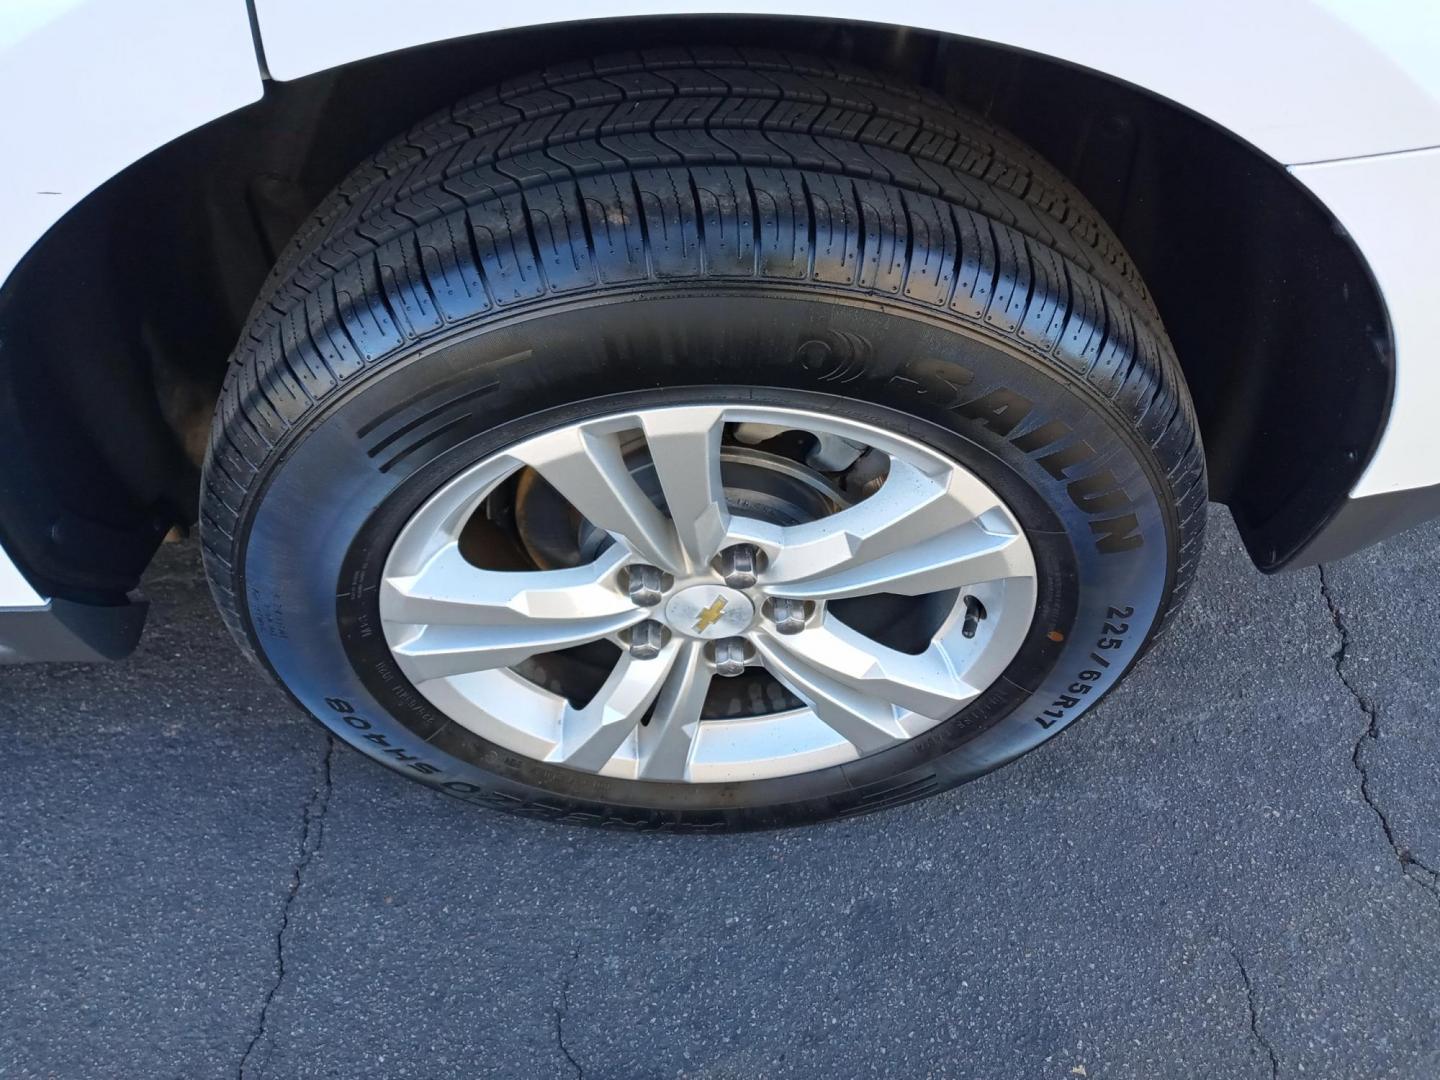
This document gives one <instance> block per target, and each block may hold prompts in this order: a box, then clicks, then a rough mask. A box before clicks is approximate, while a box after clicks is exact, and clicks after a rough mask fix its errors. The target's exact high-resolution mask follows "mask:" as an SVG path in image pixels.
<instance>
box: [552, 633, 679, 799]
mask: <svg viewBox="0 0 1440 1080" xmlns="http://www.w3.org/2000/svg"><path fill="white" fill-rule="evenodd" d="M680 651H681V649H680V644H679V642H677V641H674V640H671V641H670V642H669V643H668V644H667V645H666V646H665V647H664V648H663V649H661V650H660V655H659V656H656V657H654V658H653V659H650V660H637V659H636V658H635V657H633V656H631V655H630V654H629V653H625V654H624V655H622V656H621V657H620V659H619V660H618V661H617V662H616V664H615V669H614V670H613V671H612V672H611V673H610V677H609V678H608V679H606V680H605V684H604V685H603V686H601V687H600V689H599V690H598V691H597V692H596V694H595V696H594V697H593V698H592V699H591V700H590V702H589V703H588V704H586V705H585V706H584V707H583V708H579V709H577V708H574V707H569V708H567V709H566V710H565V715H564V718H563V719H562V721H561V729H560V744H559V746H558V747H556V750H555V753H554V754H552V755H551V760H553V761H555V762H557V763H559V764H561V765H569V766H571V767H572V768H576V769H588V770H590V771H591V772H599V771H600V770H601V769H603V768H604V767H605V765H606V763H607V762H609V760H610V759H611V758H613V757H614V756H615V754H616V752H617V751H618V750H619V749H620V748H621V746H623V745H624V744H625V740H626V739H628V738H629V737H630V736H631V734H632V733H633V732H634V731H635V729H636V727H637V726H638V725H639V723H640V719H641V717H643V716H644V715H645V711H646V710H647V709H649V708H650V705H651V703H652V702H654V701H655V698H656V696H657V695H658V694H659V693H660V692H661V690H662V689H663V688H664V687H665V686H666V682H667V679H668V678H669V676H670V674H671V672H672V671H674V669H675V666H676V660H677V658H678V657H679V655H680Z"/></svg>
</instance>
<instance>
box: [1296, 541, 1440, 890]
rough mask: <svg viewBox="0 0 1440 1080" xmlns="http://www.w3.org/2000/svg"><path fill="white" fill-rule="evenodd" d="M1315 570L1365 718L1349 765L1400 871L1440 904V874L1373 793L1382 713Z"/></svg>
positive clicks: (1340, 669) (1340, 672)
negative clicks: (1354, 665)
mask: <svg viewBox="0 0 1440 1080" xmlns="http://www.w3.org/2000/svg"><path fill="white" fill-rule="evenodd" d="M1316 569H1317V570H1319V572H1320V595H1321V597H1322V598H1324V600H1325V606H1326V607H1327V608H1328V609H1329V611H1330V621H1331V622H1332V623H1334V624H1335V630H1336V633H1338V634H1339V636H1340V647H1339V648H1338V649H1336V650H1335V652H1334V653H1332V654H1331V659H1332V660H1334V662H1335V675H1336V677H1337V678H1338V679H1339V680H1340V683H1341V685H1342V686H1344V687H1345V689H1346V691H1347V692H1348V693H1349V694H1350V696H1351V697H1352V698H1354V700H1355V705H1356V707H1357V708H1358V709H1359V710H1360V713H1361V715H1362V716H1364V717H1365V727H1364V729H1363V730H1362V731H1361V732H1360V734H1359V735H1358V736H1357V737H1356V739H1355V745H1354V746H1353V747H1352V748H1351V750H1350V764H1351V765H1353V766H1354V767H1355V771H1356V773H1358V774H1359V776H1360V797H1361V798H1362V799H1364V800H1365V805H1366V806H1368V807H1370V809H1371V811H1373V812H1374V814H1375V817H1376V819H1377V820H1378V821H1379V822H1380V829H1381V831H1382V832H1383V833H1384V834H1385V842H1386V843H1388V844H1389V845H1390V850H1391V851H1392V852H1394V854H1395V859H1396V861H1398V862H1399V863H1400V872H1401V873H1402V874H1404V875H1405V877H1406V878H1407V879H1409V880H1410V881H1413V882H1415V884H1417V885H1419V886H1420V887H1421V888H1422V889H1424V890H1425V891H1426V892H1428V893H1430V895H1431V896H1433V897H1434V898H1435V899H1436V900H1437V901H1440V871H1437V870H1435V869H1434V868H1433V867H1430V866H1427V865H1425V863H1423V862H1421V861H1420V859H1418V858H1417V857H1416V856H1415V854H1414V853H1413V852H1412V851H1411V850H1410V849H1409V848H1407V847H1406V846H1405V845H1404V844H1402V843H1400V841H1399V839H1398V838H1397V837H1396V835H1395V828H1394V826H1393V825H1391V823H1390V818H1389V816H1388V815H1387V814H1386V813H1385V809H1384V807H1382V806H1381V805H1380V802H1379V800H1378V799H1376V797H1375V794H1374V792H1373V791H1372V790H1371V785H1370V767H1369V765H1368V764H1367V762H1366V757H1367V753H1366V751H1368V750H1369V748H1370V747H1371V746H1373V745H1374V744H1375V743H1377V742H1379V741H1380V710H1379V709H1378V708H1377V707H1376V706H1375V703H1374V702H1373V701H1371V700H1370V699H1369V698H1367V697H1366V696H1365V695H1364V694H1362V693H1361V692H1360V688H1359V687H1358V686H1356V685H1355V684H1354V683H1353V682H1352V681H1351V680H1350V676H1349V675H1348V674H1346V671H1345V662H1346V661H1347V660H1348V659H1349V658H1350V642H1351V636H1350V627H1349V624H1347V623H1346V621H1345V613H1344V612H1343V611H1342V610H1341V609H1340V604H1339V602H1338V601H1336V599H1335V596H1334V594H1333V593H1332V592H1331V591H1330V581H1329V579H1328V578H1327V577H1326V576H1325V566H1324V564H1323V563H1322V564H1321V565H1320V566H1318V567H1316Z"/></svg>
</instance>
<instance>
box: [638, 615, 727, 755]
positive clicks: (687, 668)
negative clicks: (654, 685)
mask: <svg viewBox="0 0 1440 1080" xmlns="http://www.w3.org/2000/svg"><path fill="white" fill-rule="evenodd" d="M711 671H712V669H711V667H710V663H709V661H708V660H706V659H705V649H704V645H703V644H702V643H701V642H698V641H687V642H684V643H683V644H682V645H681V646H680V651H679V655H678V656H677V657H676V659H675V666H674V667H672V668H671V669H670V674H669V676H668V678H666V680H665V685H664V687H663V688H662V689H661V691H660V695H659V697H658V698H656V700H655V710H654V712H652V713H651V714H650V723H648V724H646V725H645V726H644V727H641V728H638V729H637V732H638V734H637V739H638V749H639V754H638V758H639V766H638V771H637V775H638V776H639V778H640V779H641V780H684V779H686V777H687V774H688V771H689V765H690V752H691V750H692V749H694V746H695V735H696V733H697V731H698V730H699V728H700V710H701V709H702V708H703V707H704V705H705V695H706V693H707V692H708V691H709V689H710V678H711Z"/></svg>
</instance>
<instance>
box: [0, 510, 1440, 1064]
mask: <svg viewBox="0 0 1440 1080" xmlns="http://www.w3.org/2000/svg"><path fill="white" fill-rule="evenodd" d="M145 588H146V591H147V593H148V595H149V596H150V598H151V600H152V602H153V608H152V612H151V618H150V626H149V629H148V630H147V633H146V637H145V640H144V642H143V644H142V646H141V648H140V651H139V652H138V653H137V655H136V656H134V657H133V658H132V659H130V660H128V661H126V662H124V663H120V664H115V665H110V666H94V667H88V666H79V665H49V666H34V667H28V668H12V669H0V746H3V748H4V752H3V755H0V1076H3V1077H7V1078H8V1077H32V1076H34V1077H61V1078H67V1080H68V1078H88V1077H125V1078H159V1077H177V1078H187V1080H188V1078H208V1077H238V1078H240V1080H258V1078H261V1077H305V1078H312V1077H337V1078H345V1080H353V1078H359V1077H411V1076H414V1077H452V1076H454V1077H504V1078H507V1080H510V1078H514V1080H528V1078H532V1077H534V1078H550V1077H555V1078H569V1077H584V1078H586V1080H602V1078H617V1080H637V1078H650V1077H657V1078H658V1077H693V1078H701V1077H703V1078H737V1080H740V1078H743V1080H754V1078H768V1077H824V1078H827V1080H829V1078H848V1077H857V1078H858V1077H871V1076H876V1077H881V1076H883V1077H900V1078H906V1080H909V1078H925V1077H957V1078H984V1080H1010V1078H1020V1080H1029V1078H1032V1077H1033V1078H1041V1080H1050V1078H1054V1080H1074V1078H1077V1077H1088V1078H1116V1080H1119V1078H1127V1077H1134V1078H1145V1080H1160V1078H1163V1080H1170V1078H1189V1077H1215V1078H1218V1080H1231V1078H1247V1077H1254V1078H1257V1080H1265V1078H1276V1077H1292V1076H1303V1077H1307V1078H1314V1077H1335V1078H1345V1080H1359V1078H1364V1080H1369V1078H1379V1077H1406V1078H1411V1077H1413V1078H1427V1080H1429V1078H1434V1077H1436V1076H1440V882H1437V877H1436V874H1435V872H1434V870H1432V869H1429V868H1436V869H1440V828H1437V826H1440V703H1437V694H1440V664H1437V647H1440V602H1437V597H1440V525H1431V526H1427V527H1425V528H1424V529H1422V530H1420V531H1418V532H1415V533H1412V534H1410V535H1408V536H1406V537H1402V538H1399V539H1396V540H1393V541H1391V542H1389V543H1387V544H1385V545H1383V546H1382V547H1379V548H1377V549H1374V550H1372V551H1370V552H1368V553H1365V554H1362V555H1360V556H1356V557H1354V558H1352V559H1350V560H1348V561H1345V562H1342V563H1336V564H1333V565H1330V566H1327V567H1325V568H1324V569H1323V571H1317V570H1315V569H1307V570H1303V571H1298V572H1294V573H1290V574H1285V575H1281V576H1277V577H1272V578H1267V577H1263V576H1261V575H1260V574H1259V573H1257V572H1256V571H1255V570H1254V569H1253V568H1252V567H1251V565H1250V563H1249V562H1248V560H1247V559H1246V557H1245V556H1244V553H1243V552H1242V550H1241V548H1240V546H1239V543H1238V540H1237V539H1236V537H1235V535H1234V531H1233V529H1232V528H1231V526H1230V525H1229V522H1228V520H1227V519H1226V518H1225V517H1224V515H1223V514H1222V513H1219V512H1217V513H1216V514H1215V515H1213V516H1212V530H1211V535H1210V542H1209V547H1208V551H1207V554H1206V557H1205V562H1204V567H1203V569H1202V571H1201V573H1200V576H1199V580H1198V581H1197V583H1196V586H1195V589H1194V591H1193V593H1192V594H1191V598H1190V601H1189V604H1188V605H1187V607H1186V609H1185V610H1184V612H1183V613H1182V614H1181V616H1180V618H1179V619H1178V621H1177V623H1176V624H1175V625H1174V626H1173V627H1172V629H1171V631H1170V633H1169V634H1168V635H1167V636H1166V638H1165V639H1164V640H1163V641H1162V642H1161V643H1160V645H1159V646H1158V647H1157V648H1156V649H1155V650H1154V652H1152V654H1151V655H1150V657H1149V658H1148V659H1147V661H1146V662H1145V663H1144V664H1143V665H1142V667H1141V668H1140V669H1139V670H1138V671H1137V672H1135V673H1134V674H1133V675H1132V676H1131V677H1130V679H1129V680H1128V681H1127V682H1126V683H1125V684H1124V685H1123V686H1122V687H1121V688H1120V689H1119V690H1118V691H1117V692H1116V693H1115V694H1113V695H1112V696H1111V697H1110V698H1109V699H1108V700H1107V701H1106V702H1105V703H1104V705H1102V706H1101V707H1100V708H1098V709H1096V710H1095V711H1094V712H1092V713H1091V714H1090V715H1089V716H1088V717H1087V718H1086V719H1085V720H1083V721H1082V722H1081V723H1080V724H1078V725H1077V726H1076V727H1075V728H1074V729H1072V730H1071V731H1070V732H1067V733H1066V734H1065V735H1063V736H1061V737H1060V738H1058V739H1056V740H1055V741H1053V742H1052V743H1050V744H1049V745H1047V746H1045V747H1043V748H1041V749H1040V750H1039V751H1037V752H1036V753H1034V754H1031V755H1030V756H1029V757H1027V758H1025V759H1023V760H1022V761H1021V762H1019V763H1017V764H1016V765H1014V766H1012V767H1010V768H1008V769H1005V770H1003V771H1001V772H999V773H996V774H994V775H992V776H990V777H987V778H985V779H983V780H981V781H979V782H977V783H974V784H971V785H969V786H968V787H965V788H962V789H960V790H958V791H956V792H952V793H950V794H947V795H944V796H941V797H939V798H934V799H931V800H929V801H926V802H922V803H918V804H915V805H912V806H908V807H903V808H900V809H896V810H891V811H888V812H885V813H882V814H879V815H872V816H870V817H866V818H860V819H855V820H849V821H845V822H841V823H838V824H833V825H826V826H819V827H810V828H805V829H799V830H791V831H787V832H779V833H763V834H750V835H741V836H723V837H714V836H699V837H695V836H684V837H664V836H661V837H656V836H632V835H629V834H624V835H620V834H612V833H608V832H603V831H598V830H593V829H585V828H579V827H574V826H559V825H553V824H548V823H544V822H537V821H532V820H527V819H521V818H515V817H510V816H505V815H501V814H498V813H494V812H489V811H484V810H479V809H476V808H473V807H470V806H467V805H464V804H462V803H460V802H457V801H454V800H451V799H447V798H445V797H443V796H440V795H437V794H433V793H431V792H429V791H427V790H425V789H423V788H421V787H419V786H417V785H415V784H412V783H410V782H408V781H406V780H404V779H402V778H401V777H398V776H394V775H391V774H389V773H387V772H385V771H383V770H382V769H381V768H379V767H378V766H375V765H373V764H371V763H369V762H368V761H365V760H363V759H362V758H361V757H360V756H359V755H358V754H355V753H353V752H351V751H349V750H346V749H345V748H343V747H340V746H337V745H332V744H331V743H330V741H329V740H328V739H327V737H326V736H325V734H324V733H323V732H322V731H321V729H320V728H319V727H318V726H316V725H315V724H314V723H312V722H311V721H309V720H308V719H307V718H306V717H304V716H303V715H301V714H300V713H299V712H298V711H297V710H296V709H295V707H294V706H292V705H291V704H289V702H288V701H287V700H286V699H285V698H284V697H283V696H282V695H281V694H280V693H279V692H278V691H276V690H275V689H274V688H273V687H271V686H270V685H269V684H268V683H267V681H266V679H265V677H264V676H262V675H261V674H260V673H259V672H257V671H255V670H254V669H252V668H251V667H250V666H249V665H248V664H247V663H246V662H245V661H244V660H243V659H242V658H241V657H240V656H239V655H238V653H237V652H236V651H235V649H234V647H233V645H232V644H231V642H230V640H229V639H228V637H227V636H226V633H225V631H224V629H223V627H222V626H221V624H220V621H219V619H218V618H217V616H216V615H215V614H214V612H213V610H212V608H211V602H210V597H209V593H208V591H207V590H206V587H205V584H204V578H203V575H202V572H201V568H200V560H199V555H198V551H197V550H196V548H195V547H194V546H193V545H191V544H184V545H176V546H172V547H167V548H166V549H165V550H164V551H163V552H162V553H161V556H160V558H159V560H158V561H157V563H156V565H155V566H154V568H153V569H152V571H151V573H150V575H149V577H148V578H147V581H146V585H145Z"/></svg>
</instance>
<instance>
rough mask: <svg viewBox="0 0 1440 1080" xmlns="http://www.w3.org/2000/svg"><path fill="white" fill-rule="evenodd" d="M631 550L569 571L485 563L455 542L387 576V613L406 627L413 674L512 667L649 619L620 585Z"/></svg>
mask: <svg viewBox="0 0 1440 1080" xmlns="http://www.w3.org/2000/svg"><path fill="white" fill-rule="evenodd" d="M624 555H625V553H624V552H623V551H622V550H621V549H619V548H612V549H610V550H608V551H606V552H605V553H604V554H602V555H601V557H600V558H599V559H597V560H596V561H595V562H593V563H590V564H589V565H587V566H577V567H573V568H570V569H564V570H535V571H518V572H511V571H495V570H481V569H478V568H477V567H474V566H472V565H471V564H470V563H468V562H466V561H465V560H464V558H463V557H462V556H461V555H460V550H459V546H458V545H457V544H455V543H454V542H451V543H449V544H447V545H445V546H444V547H442V548H441V549H440V550H439V551H438V552H436V553H435V554H434V555H433V556H431V558H430V559H429V560H428V561H427V562H426V563H425V565H424V566H423V567H422V568H421V569H420V571H419V572H418V573H416V574H411V575H405V576H394V577H388V578H385V579H384V580H383V581H382V582H381V586H380V617H381V619H382V620H383V621H384V622H385V623H387V624H389V625H390V626H391V627H394V628H396V629H397V632H398V633H400V634H402V635H404V636H402V637H401V639H400V640H398V641H396V642H395V643H394V645H393V649H394V652H395V655H396V657H397V658H398V659H399V661H400V664H401V666H402V668H403V669H404V670H405V673H406V675H407V676H409V678H410V679H411V680H412V681H415V682H424V681H426V680H428V679H438V678H444V677H445V676H449V675H460V674H463V673H465V672H470V671H483V670H486V669H489V668H497V667H510V666H511V665H513V664H517V663H519V662H520V661H521V660H524V659H526V658H528V657H530V656H534V655H536V654H537V653H543V652H553V651H554V650H556V649H563V648H567V647H569V646H572V645H581V644H584V643H586V642H589V641H595V640H597V639H599V638H602V637H604V636H605V635H607V634H612V633H614V632H616V631H617V630H621V629H624V628H625V627H627V626H631V625H633V624H634V623H637V622H639V621H640V620H642V619H644V618H645V612H644V611H642V610H640V609H638V608H636V607H635V605H634V604H632V603H631V602H630V600H629V598H628V597H626V596H625V595H624V594H623V593H621V592H620V591H619V590H618V589H617V588H616V587H615V578H616V576H617V575H618V574H619V572H620V568H621V566H622V563H623V559H624ZM403 627H410V628H411V629H409V630H408V632H407V631H404V630H402V629H400V628H403Z"/></svg>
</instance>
